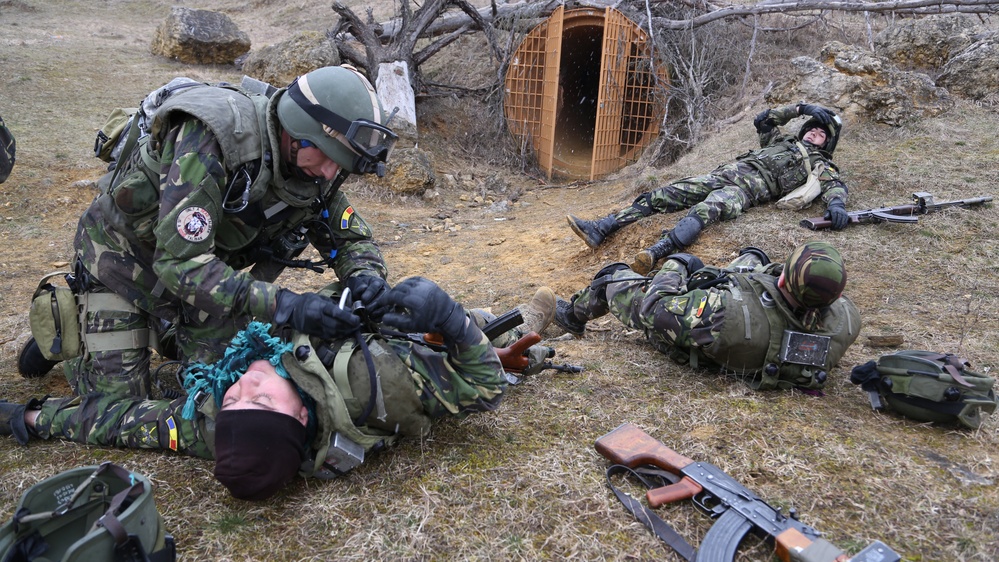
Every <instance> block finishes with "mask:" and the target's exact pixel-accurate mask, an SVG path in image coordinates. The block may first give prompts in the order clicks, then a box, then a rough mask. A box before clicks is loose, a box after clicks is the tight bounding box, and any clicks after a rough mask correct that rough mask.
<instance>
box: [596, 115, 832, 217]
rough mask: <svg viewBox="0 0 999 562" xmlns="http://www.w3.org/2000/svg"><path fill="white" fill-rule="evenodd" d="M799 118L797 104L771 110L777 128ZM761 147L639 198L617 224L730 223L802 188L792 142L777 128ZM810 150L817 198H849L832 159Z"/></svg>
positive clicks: (803, 177)
mask: <svg viewBox="0 0 999 562" xmlns="http://www.w3.org/2000/svg"><path fill="white" fill-rule="evenodd" d="M797 116H798V113H797V109H796V107H795V106H788V107H784V108H781V109H773V110H770V117H771V118H772V119H773V120H774V122H775V123H776V124H777V125H778V126H781V125H785V124H787V123H788V122H789V121H790V120H792V119H794V118H795V117H797ZM759 137H760V147H761V148H760V149H757V150H753V151H750V152H747V153H745V154H742V155H740V156H739V157H738V158H737V159H736V161H735V162H732V163H730V164H724V165H722V166H719V167H718V168H716V169H715V170H714V171H712V172H711V173H709V174H707V175H704V176H697V177H690V178H683V179H680V180H677V181H674V182H671V183H669V184H667V185H664V186H662V187H658V188H656V189H653V190H652V191H649V192H647V193H643V194H641V195H639V196H638V197H637V198H636V199H635V201H634V203H632V205H631V206H630V207H626V208H624V209H621V210H620V211H617V212H616V213H614V215H613V216H614V218H615V219H616V220H617V222H618V224H621V225H624V224H629V223H632V222H635V221H637V220H639V219H641V218H642V217H647V216H650V215H652V214H654V213H672V212H675V211H679V210H682V209H690V211H688V213H687V216H696V217H698V218H699V219H700V222H701V224H702V225H708V224H712V223H716V222H718V221H726V220H732V219H734V218H736V217H738V216H739V215H741V214H742V213H743V212H745V211H746V210H747V209H750V208H752V207H755V206H757V205H760V204H762V203H769V202H771V201H776V200H778V199H780V198H781V197H783V196H785V195H787V194H788V193H790V192H791V191H793V190H794V189H795V188H797V187H800V186H801V185H803V184H804V183H805V181H806V180H807V179H808V174H807V173H806V171H805V168H804V166H803V165H802V162H803V157H802V155H801V154H800V152H799V150H798V148H797V145H798V143H797V142H796V141H797V140H798V139H796V138H795V137H794V136H792V135H784V134H783V133H781V131H780V130H779V129H777V128H776V127H775V128H773V129H772V130H769V131H767V132H763V133H760V135H759ZM801 145H802V146H805V147H806V148H807V150H808V158H809V161H810V163H811V166H812V168H814V167H815V166H816V165H817V164H819V163H820V162H821V163H823V164H824V166H825V170H824V171H823V172H822V174H821V175H820V176H819V183H820V185H821V195H820V197H821V199H822V201H823V202H825V203H826V204H828V203H829V202H830V201H832V200H833V199H837V198H838V199H840V200H841V201H842V202H843V203H844V204H845V203H846V199H847V187H846V184H844V183H843V182H842V181H841V180H840V177H839V170H838V169H837V168H836V165H835V164H833V162H832V155H831V154H829V153H827V152H825V151H823V150H820V149H818V148H816V147H814V146H812V145H808V144H804V143H801Z"/></svg>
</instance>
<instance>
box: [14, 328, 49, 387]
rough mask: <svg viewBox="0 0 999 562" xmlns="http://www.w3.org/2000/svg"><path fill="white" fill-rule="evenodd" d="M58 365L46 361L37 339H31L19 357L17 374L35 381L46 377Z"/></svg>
mask: <svg viewBox="0 0 999 562" xmlns="http://www.w3.org/2000/svg"><path fill="white" fill-rule="evenodd" d="M57 363H59V362H58V361H52V360H51V359H46V358H45V356H44V355H42V350H41V349H39V348H38V342H36V341H35V338H30V339H28V341H27V343H25V344H24V347H22V348H21V354H20V355H18V356H17V372H19V373H21V376H22V377H24V378H26V379H34V378H38V377H42V376H45V375H46V374H47V373H48V372H49V371H51V370H52V368H53V367H55V366H56V364H57Z"/></svg>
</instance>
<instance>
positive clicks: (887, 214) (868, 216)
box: [800, 191, 992, 230]
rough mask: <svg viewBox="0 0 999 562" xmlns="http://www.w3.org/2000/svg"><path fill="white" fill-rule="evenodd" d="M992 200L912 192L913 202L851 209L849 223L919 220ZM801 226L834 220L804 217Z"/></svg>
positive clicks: (826, 225)
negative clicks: (942, 198)
mask: <svg viewBox="0 0 999 562" xmlns="http://www.w3.org/2000/svg"><path fill="white" fill-rule="evenodd" d="M989 201H992V197H991V196H985V197H969V198H968V199H955V200H953V201H942V202H940V203H937V202H935V201H934V200H933V195H931V194H929V193H927V192H925V191H920V192H917V193H913V194H912V203H909V204H907V205H896V206H894V207H878V208H877V209H865V210H863V211H849V212H848V213H847V215H849V216H850V222H849V223H847V224H873V223H879V222H902V223H916V222H919V215H925V214H927V213H933V212H936V211H939V210H941V209H946V208H947V207H973V206H976V205H982V204H984V203H988V202H989ZM800 224H801V226H803V227H805V228H810V229H812V230H825V229H827V228H831V227H832V221H830V220H829V219H825V218H822V217H815V218H811V219H804V220H802V221H801V223H800Z"/></svg>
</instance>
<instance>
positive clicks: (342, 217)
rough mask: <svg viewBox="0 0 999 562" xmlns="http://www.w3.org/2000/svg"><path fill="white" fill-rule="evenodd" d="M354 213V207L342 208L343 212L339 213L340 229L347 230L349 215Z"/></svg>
mask: <svg viewBox="0 0 999 562" xmlns="http://www.w3.org/2000/svg"><path fill="white" fill-rule="evenodd" d="M353 215H354V208H353V207H347V208H346V209H344V210H343V214H342V215H340V229H341V230H347V229H348V228H350V217H352V216H353Z"/></svg>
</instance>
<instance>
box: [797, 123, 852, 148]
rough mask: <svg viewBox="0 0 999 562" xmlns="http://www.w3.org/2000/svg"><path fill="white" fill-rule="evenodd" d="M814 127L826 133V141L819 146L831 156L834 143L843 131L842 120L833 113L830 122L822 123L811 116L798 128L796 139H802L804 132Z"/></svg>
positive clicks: (834, 146)
mask: <svg viewBox="0 0 999 562" xmlns="http://www.w3.org/2000/svg"><path fill="white" fill-rule="evenodd" d="M816 127H818V128H819V129H822V130H823V131H825V133H826V143H825V144H824V145H822V146H821V147H819V148H820V149H821V150H822V151H823V152H826V153H828V154H829V156H830V157H831V156H832V154H833V152H834V151H835V150H836V143H838V142H839V136H840V135H841V134H842V133H843V120H842V119H840V117H839V115H833V117H832V122H830V123H823V122H822V121H820V120H819V119H817V118H815V117H812V118H811V119H809V120H808V121H805V124H804V125H802V126H801V128H800V129H798V140H799V141H800V140H802V139H803V138H804V137H805V133H807V132H808V131H809V130H811V129H814V128H816Z"/></svg>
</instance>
